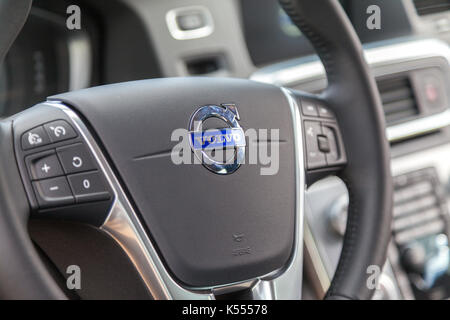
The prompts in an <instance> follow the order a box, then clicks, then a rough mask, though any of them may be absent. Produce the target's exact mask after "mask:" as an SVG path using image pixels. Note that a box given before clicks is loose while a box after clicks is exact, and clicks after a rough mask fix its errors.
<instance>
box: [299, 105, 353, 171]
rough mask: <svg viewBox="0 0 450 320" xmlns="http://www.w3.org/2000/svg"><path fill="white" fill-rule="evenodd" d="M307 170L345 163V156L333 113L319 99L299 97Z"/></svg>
mask: <svg viewBox="0 0 450 320" xmlns="http://www.w3.org/2000/svg"><path fill="white" fill-rule="evenodd" d="M301 106H302V107H301V108H302V114H303V120H304V121H303V125H304V136H305V145H306V167H307V169H308V170H318V169H326V168H327V167H337V166H342V165H345V164H346V162H347V158H346V155H345V150H344V145H343V143H342V138H341V135H340V131H339V127H338V124H337V121H336V118H335V116H334V113H333V112H332V111H331V110H330V109H329V108H328V107H326V106H325V104H324V103H323V102H321V101H314V100H312V99H309V98H307V99H301Z"/></svg>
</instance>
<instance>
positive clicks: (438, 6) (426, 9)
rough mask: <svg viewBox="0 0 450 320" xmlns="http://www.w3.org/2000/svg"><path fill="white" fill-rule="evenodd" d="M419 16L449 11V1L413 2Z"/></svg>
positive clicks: (416, 0) (418, 0) (429, 0)
mask: <svg viewBox="0 0 450 320" xmlns="http://www.w3.org/2000/svg"><path fill="white" fill-rule="evenodd" d="M414 5H415V6H416V11H417V14H418V15H419V16H424V15H427V14H433V13H439V12H444V11H447V10H450V0H414Z"/></svg>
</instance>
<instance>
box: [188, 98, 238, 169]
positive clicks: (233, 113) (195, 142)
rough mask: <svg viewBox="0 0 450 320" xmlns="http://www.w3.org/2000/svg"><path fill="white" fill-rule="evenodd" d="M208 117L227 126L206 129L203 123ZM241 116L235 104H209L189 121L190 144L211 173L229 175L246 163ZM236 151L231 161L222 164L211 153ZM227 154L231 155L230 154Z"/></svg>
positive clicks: (225, 160)
mask: <svg viewBox="0 0 450 320" xmlns="http://www.w3.org/2000/svg"><path fill="white" fill-rule="evenodd" d="M209 118H218V119H221V120H222V121H224V122H225V124H226V125H227V127H225V128H220V129H209V130H203V123H204V122H205V121H206V120H207V119H209ZM239 120H240V118H239V113H238V111H237V108H236V105H234V104H221V105H220V106H216V105H207V106H203V107H200V108H198V109H197V111H195V112H194V114H193V115H192V116H191V119H190V121H189V132H190V144H191V148H192V151H193V152H194V154H195V156H196V157H197V158H198V159H199V160H200V161H201V162H202V164H203V165H204V166H205V167H206V168H207V169H208V170H211V171H212V172H215V173H218V174H230V173H233V172H234V171H236V170H237V169H238V168H239V166H240V165H241V163H243V162H244V160H245V134H244V130H243V129H242V128H241V126H240V125H239V122H238V121H239ZM230 149H234V152H231V154H232V155H231V156H230V157H229V158H228V159H224V160H223V161H219V160H217V159H214V158H213V157H212V156H211V154H210V153H208V151H209V152H211V151H213V150H214V151H219V152H226V151H227V150H230ZM227 155H228V153H227Z"/></svg>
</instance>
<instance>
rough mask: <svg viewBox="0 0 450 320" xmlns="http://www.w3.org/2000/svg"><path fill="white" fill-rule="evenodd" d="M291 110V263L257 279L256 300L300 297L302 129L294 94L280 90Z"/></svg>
mask: <svg viewBox="0 0 450 320" xmlns="http://www.w3.org/2000/svg"><path fill="white" fill-rule="evenodd" d="M281 90H282V91H283V93H284V95H285V96H286V99H287V100H288V102H289V106H290V108H291V113H292V120H293V125H294V139H295V163H296V168H295V184H296V199H295V201H296V204H295V210H296V213H295V214H296V215H295V240H294V248H293V253H292V257H291V261H290V263H289V265H288V267H287V268H286V269H285V270H284V271H283V272H282V273H281V274H278V275H276V276H275V277H274V278H272V279H261V280H260V282H259V283H257V285H256V286H255V287H254V288H253V295H254V296H255V297H256V298H260V299H267V298H270V299H275V300H287V299H289V300H300V299H301V297H302V292H301V288H302V278H303V231H304V229H303V223H304V205H305V190H306V183H305V167H304V155H303V126H302V121H301V117H300V107H299V106H298V104H297V99H295V96H294V94H293V93H292V92H291V91H290V90H289V89H286V88H281Z"/></svg>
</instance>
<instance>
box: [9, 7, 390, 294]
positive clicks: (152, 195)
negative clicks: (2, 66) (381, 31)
mask: <svg viewBox="0 0 450 320" xmlns="http://www.w3.org/2000/svg"><path fill="white" fill-rule="evenodd" d="M280 2H281V4H282V6H283V8H284V9H285V11H286V12H287V13H288V15H289V16H290V17H291V18H292V21H293V22H294V23H295V24H296V25H297V26H298V27H299V28H300V29H301V31H302V32H303V34H304V35H305V36H306V37H308V38H309V40H310V41H311V43H312V45H313V46H314V48H315V50H316V52H317V53H318V55H319V57H320V59H321V60H322V62H323V65H324V67H325V70H326V74H327V78H328V88H327V89H326V90H325V92H323V93H322V94H320V95H311V94H306V93H302V92H299V91H295V90H288V89H285V88H279V87H276V86H272V85H268V84H262V83H257V82H253V81H249V80H242V79H219V78H167V79H152V80H144V81H133V82H127V83H119V84H114V85H107V86H100V87H94V88H89V89H84V90H80V91H75V92H68V93H65V94H58V95H56V96H53V97H50V98H48V100H47V101H45V102H42V103H40V104H38V105H36V106H34V107H32V108H29V109H27V110H25V111H23V112H21V113H19V114H16V115H14V116H12V117H9V118H7V119H3V120H2V121H1V122H0V150H1V157H0V256H1V257H2V262H1V264H2V266H1V268H0V284H1V285H0V297H1V298H2V299H17V298H19V299H24V298H33V299H65V298H67V295H66V293H65V292H64V290H63V289H62V288H61V286H60V285H59V284H58V283H57V281H56V280H55V277H54V276H52V274H51V272H50V271H49V269H48V268H47V266H46V264H45V263H44V262H43V260H42V258H41V257H42V255H40V254H39V253H38V252H37V250H36V247H35V246H34V245H33V242H32V241H31V239H30V235H29V232H28V223H29V221H30V219H31V220H33V219H35V218H45V219H50V220H51V219H59V220H65V219H67V220H70V221H79V222H83V223H85V224H89V225H92V226H95V227H96V228H97V230H98V231H99V232H101V233H102V234H105V235H106V236H107V237H108V238H109V239H111V240H113V241H114V242H115V243H116V244H118V245H119V246H120V248H121V250H122V251H123V252H124V253H125V254H126V256H127V257H128V258H129V261H131V263H132V265H133V267H134V268H135V270H136V271H137V273H138V274H139V276H140V278H141V279H142V281H143V282H144V283H145V287H146V289H147V290H148V292H149V293H150V294H151V295H152V297H153V298H155V299H214V298H216V297H219V296H220V295H222V294H226V293H230V292H237V291H239V290H242V289H245V290H246V292H247V293H248V296H247V297H248V298H250V299H299V298H301V281H302V264H303V252H302V247H303V246H302V243H303V212H304V192H305V189H306V187H307V185H309V184H311V183H313V182H314V181H316V180H317V179H319V178H321V177H324V176H326V175H338V176H340V177H341V178H342V180H343V181H344V182H345V183H346V185H347V187H348V191H349V195H350V204H349V212H348V221H347V228H346V233H345V237H344V242H343V248H342V253H341V256H340V260H339V264H338V267H337V270H336V272H335V274H334V278H333V280H332V283H331V287H330V288H329V290H328V293H327V295H326V297H327V298H329V299H368V298H370V297H371V295H372V294H373V292H374V290H375V288H374V287H373V286H368V285H367V277H368V270H370V269H369V267H370V266H377V267H378V268H380V269H381V268H382V267H383V264H384V262H385V259H386V251H387V245H388V241H389V238H390V231H391V229H390V226H391V224H390V223H391V206H392V199H391V195H392V182H391V176H390V164H389V145H388V142H387V139H386V136H385V122H384V116H383V113H382V108H381V103H380V97H379V94H378V91H377V88H376V84H375V81H374V78H373V76H372V75H371V73H370V70H369V68H368V66H367V64H366V62H365V60H364V56H363V50H362V47H361V43H360V42H359V40H358V38H357V35H356V33H355V31H354V29H353V27H352V25H351V23H350V22H349V20H348V19H347V17H346V15H345V13H344V11H343V9H342V7H341V6H340V4H339V2H338V1H336V0H323V1H308V0H281V1H280ZM30 3H31V1H15V0H4V1H2V3H1V4H0V29H1V30H2V33H1V37H0V58H3V57H4V56H5V54H6V52H7V50H8V48H9V47H10V45H11V43H12V42H13V40H14V38H15V36H16V35H17V33H18V32H19V30H20V29H21V27H22V25H23V23H24V22H25V20H26V17H27V14H28V11H29V9H30ZM5 30H6V31H5ZM262 36H263V35H262ZM268 45H270V44H268ZM0 61H1V60H0ZM267 149H270V150H271V156H274V155H278V157H272V160H273V162H272V163H271V164H272V165H274V168H275V169H274V170H271V169H273V168H269V167H268V165H267V162H264V161H259V159H257V158H258V156H259V155H260V154H261V150H263V151H264V150H265V151H267ZM255 150H259V151H257V152H255ZM221 151H222V154H221V157H219V158H218V154H219V153H221ZM223 151H225V152H224V153H225V156H224V155H223ZM258 152H259V153H258ZM255 159H256V160H255ZM75 262H76V261H75ZM125 285H126V284H125Z"/></svg>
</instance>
